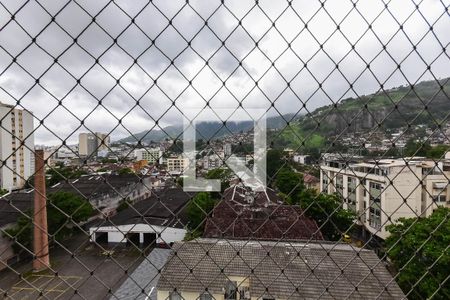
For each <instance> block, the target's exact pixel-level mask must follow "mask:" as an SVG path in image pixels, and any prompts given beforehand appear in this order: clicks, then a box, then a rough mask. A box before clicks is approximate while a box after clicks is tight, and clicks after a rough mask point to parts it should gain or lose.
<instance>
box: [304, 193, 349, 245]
mask: <svg viewBox="0 0 450 300" xmlns="http://www.w3.org/2000/svg"><path fill="white" fill-rule="evenodd" d="M299 198H300V199H301V200H300V206H301V207H302V209H303V210H304V211H305V214H306V215H307V216H308V217H310V218H312V219H314V220H316V222H317V224H318V225H319V227H320V231H321V232H322V235H323V236H324V238H325V239H326V240H331V241H337V240H339V239H340V238H341V236H342V234H343V233H344V232H346V231H347V230H348V229H349V228H351V226H352V225H353V221H354V220H355V217H356V216H355V214H354V213H353V212H351V211H349V210H346V209H344V208H343V207H342V200H341V198H340V197H339V196H338V195H336V194H333V195H328V194H322V193H320V194H317V192H316V191H314V190H311V189H306V190H303V191H302V192H301V193H300V195H299Z"/></svg>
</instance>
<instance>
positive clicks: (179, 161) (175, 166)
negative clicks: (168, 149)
mask: <svg viewBox="0 0 450 300" xmlns="http://www.w3.org/2000/svg"><path fill="white" fill-rule="evenodd" d="M188 163H189V161H188V159H187V158H184V157H182V156H179V157H169V158H167V172H169V174H171V175H181V174H183V172H184V170H185V169H186V168H187V166H188Z"/></svg>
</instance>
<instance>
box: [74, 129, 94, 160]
mask: <svg viewBox="0 0 450 300" xmlns="http://www.w3.org/2000/svg"><path fill="white" fill-rule="evenodd" d="M78 154H79V155H80V156H82V157H91V156H96V155H97V138H96V136H95V135H94V134H93V133H80V134H79V136H78Z"/></svg>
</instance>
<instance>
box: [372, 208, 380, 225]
mask: <svg viewBox="0 0 450 300" xmlns="http://www.w3.org/2000/svg"><path fill="white" fill-rule="evenodd" d="M369 224H370V226H372V227H373V228H375V229H380V228H381V211H380V210H379V209H377V208H374V207H371V208H370V209H369Z"/></svg>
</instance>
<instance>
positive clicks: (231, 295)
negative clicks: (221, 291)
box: [225, 281, 237, 300]
mask: <svg viewBox="0 0 450 300" xmlns="http://www.w3.org/2000/svg"><path fill="white" fill-rule="evenodd" d="M236 296H237V282H236V281H228V282H227V285H226V286H225V299H226V300H236V299H237V297H236Z"/></svg>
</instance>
